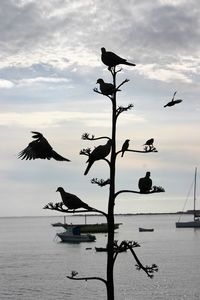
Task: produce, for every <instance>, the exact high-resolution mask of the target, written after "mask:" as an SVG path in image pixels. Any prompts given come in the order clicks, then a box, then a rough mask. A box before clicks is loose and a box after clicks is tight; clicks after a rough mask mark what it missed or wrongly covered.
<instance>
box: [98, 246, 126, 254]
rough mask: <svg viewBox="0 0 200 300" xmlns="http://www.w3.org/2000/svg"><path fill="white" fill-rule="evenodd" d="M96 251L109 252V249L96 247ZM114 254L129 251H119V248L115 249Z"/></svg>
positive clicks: (124, 249)
mask: <svg viewBox="0 0 200 300" xmlns="http://www.w3.org/2000/svg"><path fill="white" fill-rule="evenodd" d="M95 250H96V252H107V251H108V249H107V248H104V247H95ZM113 250H114V252H115V253H116V252H118V253H119V252H126V251H127V249H126V248H123V249H118V248H117V247H114V249H113Z"/></svg>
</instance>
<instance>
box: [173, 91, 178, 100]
mask: <svg viewBox="0 0 200 300" xmlns="http://www.w3.org/2000/svg"><path fill="white" fill-rule="evenodd" d="M176 93H177V91H176V92H174V95H173V97H172V101H174V97H175V95H176Z"/></svg>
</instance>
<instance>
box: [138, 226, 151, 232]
mask: <svg viewBox="0 0 200 300" xmlns="http://www.w3.org/2000/svg"><path fill="white" fill-rule="evenodd" d="M139 231H140V232H145V231H146V232H148V231H149V232H152V231H154V229H153V228H142V227H139Z"/></svg>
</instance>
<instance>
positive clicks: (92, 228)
mask: <svg viewBox="0 0 200 300" xmlns="http://www.w3.org/2000/svg"><path fill="white" fill-rule="evenodd" d="M121 224H122V223H115V225H114V226H115V227H114V228H115V229H118V228H119V226H120V225H121ZM52 226H57V227H61V226H62V227H64V228H65V229H66V230H68V229H70V228H71V227H74V226H78V227H80V231H81V233H89V232H90V233H100V232H103V233H106V232H108V225H107V223H97V224H62V223H55V224H52Z"/></svg>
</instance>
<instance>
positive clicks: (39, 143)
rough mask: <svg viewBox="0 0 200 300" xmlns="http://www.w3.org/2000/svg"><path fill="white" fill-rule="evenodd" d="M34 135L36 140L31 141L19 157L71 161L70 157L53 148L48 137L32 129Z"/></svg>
mask: <svg viewBox="0 0 200 300" xmlns="http://www.w3.org/2000/svg"><path fill="white" fill-rule="evenodd" d="M31 132H32V133H33V134H34V135H33V136H32V137H33V138H34V141H32V142H30V143H29V144H28V146H27V147H26V148H25V149H24V150H22V151H21V152H19V154H18V158H21V159H26V160H31V159H33V160H34V159H38V158H40V159H48V160H49V159H51V158H53V159H55V160H58V161H70V160H69V159H67V158H65V157H63V156H61V155H60V154H58V153H57V152H56V151H54V150H53V148H52V147H51V145H50V144H49V142H48V141H47V139H45V137H44V136H43V135H42V134H41V133H40V132H37V131H31Z"/></svg>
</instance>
